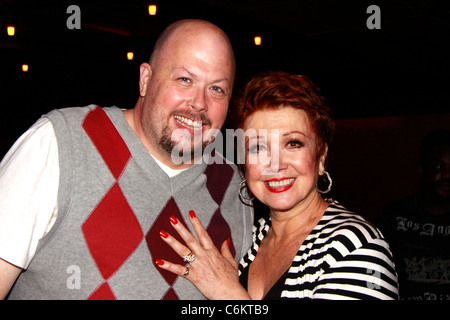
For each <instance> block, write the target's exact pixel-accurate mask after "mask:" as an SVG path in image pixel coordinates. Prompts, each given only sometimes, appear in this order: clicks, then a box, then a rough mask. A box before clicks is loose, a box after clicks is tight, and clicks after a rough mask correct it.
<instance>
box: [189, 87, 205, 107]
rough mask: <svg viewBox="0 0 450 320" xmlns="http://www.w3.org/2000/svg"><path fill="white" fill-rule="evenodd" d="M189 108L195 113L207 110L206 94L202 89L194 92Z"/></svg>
mask: <svg viewBox="0 0 450 320" xmlns="http://www.w3.org/2000/svg"><path fill="white" fill-rule="evenodd" d="M190 106H191V107H192V108H193V109H195V110H196V111H197V112H202V111H203V112H204V111H207V110H208V104H207V102H206V94H205V90H204V89H203V88H197V89H195V90H194V92H193V96H192V100H191V103H190Z"/></svg>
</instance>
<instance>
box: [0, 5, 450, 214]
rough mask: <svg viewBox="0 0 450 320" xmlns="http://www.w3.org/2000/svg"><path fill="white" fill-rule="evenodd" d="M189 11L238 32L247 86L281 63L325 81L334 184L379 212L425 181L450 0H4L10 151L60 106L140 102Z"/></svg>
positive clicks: (3, 129)
mask: <svg viewBox="0 0 450 320" xmlns="http://www.w3.org/2000/svg"><path fill="white" fill-rule="evenodd" d="M150 3H155V4H157V5H158V11H157V15H156V16H150V15H148V10H147V6H148V4H150ZM72 4H76V5H78V6H79V7H80V9H81V29H80V30H69V29H68V28H67V26H66V21H67V19H68V18H69V17H70V16H71V14H68V13H66V10H67V7H68V6H69V5H72ZM372 4H375V5H378V6H379V7H380V9H381V29H379V30H377V29H375V30H369V29H368V28H367V26H366V21H367V19H368V18H369V16H370V15H371V14H369V13H367V12H366V10H367V8H368V6H369V5H372ZM183 18H202V19H206V20H209V21H211V22H214V23H216V24H217V25H219V26H220V27H221V28H222V29H224V30H225V32H226V33H227V34H228V35H229V37H230V39H231V42H232V44H233V46H234V50H235V55H236V59H237V68H238V73H237V79H236V80H237V81H236V87H237V88H239V87H240V85H241V84H242V83H243V82H244V81H245V80H246V79H248V77H250V76H251V75H252V74H254V73H256V72H259V71H265V70H269V69H280V70H284V71H287V72H292V73H301V74H305V75H307V76H309V77H310V78H311V79H312V80H313V81H314V82H316V83H317V84H318V85H319V87H321V89H322V93H323V95H324V96H326V97H327V98H328V100H329V101H330V104H331V106H332V108H333V110H334V113H335V118H336V120H337V124H336V135H335V140H334V143H333V144H332V145H331V146H330V152H329V153H330V158H329V167H328V171H329V172H330V174H331V176H332V178H333V190H332V192H331V193H330V196H332V197H335V198H336V199H337V200H339V201H340V202H341V203H342V204H344V205H345V206H347V207H348V208H350V209H352V210H355V211H357V212H359V213H360V214H362V215H364V216H366V217H367V218H369V219H370V220H372V219H373V218H374V217H375V216H376V214H377V212H378V211H379V209H380V208H381V207H383V206H384V205H385V204H387V203H388V202H390V201H392V200H394V199H397V198H399V197H402V196H404V195H407V194H409V193H411V192H414V191H415V190H416V185H417V170H416V169H417V147H418V143H419V140H420V139H421V137H422V136H423V135H424V134H425V133H427V132H428V131H430V130H433V129H437V128H442V127H447V128H448V127H450V108H449V106H450V104H449V102H450V97H449V84H450V81H449V69H450V68H449V65H450V64H449V62H450V61H449V60H450V58H449V57H450V35H449V31H450V25H449V21H450V2H449V1H448V0H446V1H418V0H412V1H397V0H389V1H378V0H375V1H370V2H369V1H364V0H351V1H332V0H315V1H313V0H299V1H294V0H279V1H273V0H271V1H268V0H267V1H266V0H224V1H219V0H190V1H179V0H161V1H140V0H134V1H133V0H131V1H106V0H104V1H74V2H68V1H57V0H54V1H30V0H17V1H11V0H9V1H8V0H0V95H1V99H0V108H1V114H2V116H1V120H0V156H1V157H2V156H3V155H4V153H6V151H7V150H8V149H9V147H10V146H11V145H12V143H13V142H14V141H15V140H16V139H17V138H18V137H19V136H20V134H21V133H22V132H23V131H25V130H26V129H27V128H28V127H29V126H31V125H32V124H33V123H34V122H35V121H36V120H37V119H38V118H39V117H40V115H41V114H43V113H46V112H48V111H50V110H51V109H54V108H61V107H68V106H83V105H88V104H92V103H95V104H98V105H100V106H110V105H116V106H118V107H121V108H132V107H134V104H135V103H136V100H137V97H138V76H139V65H140V64H141V63H142V62H147V61H148V59H149V56H150V52H151V50H152V48H153V45H154V42H155V40H156V37H157V36H158V35H159V33H160V32H161V31H162V30H163V29H164V28H165V27H166V26H167V25H168V24H169V23H171V22H173V21H175V20H178V19H183ZM9 24H13V25H14V26H15V27H16V35H15V36H14V37H9V36H8V35H7V33H6V26H7V25H9ZM255 35H260V36H262V45H261V46H255V45H254V44H253V37H254V36H255ZM127 51H133V52H134V60H132V61H128V60H127V59H126V52H127ZM23 63H27V64H29V68H30V69H29V71H28V72H26V73H24V72H22V70H21V66H22V64H23ZM30 161H32V159H30Z"/></svg>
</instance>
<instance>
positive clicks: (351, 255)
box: [239, 200, 398, 300]
mask: <svg viewBox="0 0 450 320" xmlns="http://www.w3.org/2000/svg"><path fill="white" fill-rule="evenodd" d="M329 202H330V205H329V207H328V209H327V210H326V212H325V213H324V215H323V217H322V219H321V220H320V221H319V223H318V224H317V226H316V227H315V228H314V229H313V230H312V231H311V233H310V234H309V236H308V237H307V238H306V239H305V241H304V242H303V243H302V245H301V246H300V249H299V250H298V252H297V255H296V256H295V257H294V260H293V261H292V265H291V267H290V268H289V269H288V270H287V271H286V273H285V274H284V275H283V276H282V277H281V278H280V279H279V281H278V282H277V284H275V285H274V287H273V288H272V289H271V290H270V291H269V292H268V293H267V295H266V296H265V299H286V298H295V299H328V300H344V299H345V300H346V299H383V300H391V299H398V281H397V273H396V271H395V267H394V262H393V258H392V254H391V251H390V249H389V245H388V243H387V242H386V241H385V240H384V238H383V235H382V234H381V233H380V231H379V230H378V229H376V228H375V227H373V226H372V225H371V224H370V223H368V222H367V221H366V220H365V219H364V218H362V217H361V216H358V215H356V214H354V213H352V212H350V211H348V210H347V209H345V208H344V207H342V206H341V205H339V204H338V203H337V202H336V201H333V200H330V201H329ZM270 226H271V219H270V217H266V218H261V219H260V220H259V221H258V222H257V223H256V224H255V225H254V226H253V245H252V247H251V248H250V249H249V250H248V252H247V254H246V255H245V256H244V258H243V259H242V260H241V263H240V266H239V271H240V277H241V282H242V284H243V285H244V287H246V285H247V278H248V269H249V266H250V264H251V262H252V261H253V260H254V259H255V256H256V254H257V252H258V248H259V245H260V244H261V242H262V240H263V239H264V237H265V235H266V234H267V232H268V230H269V228H270Z"/></svg>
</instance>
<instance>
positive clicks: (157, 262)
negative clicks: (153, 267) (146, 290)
mask: <svg viewBox="0 0 450 320" xmlns="http://www.w3.org/2000/svg"><path fill="white" fill-rule="evenodd" d="M155 263H156V264H157V265H158V266H162V265H163V264H164V261H162V260H160V259H156V260H155Z"/></svg>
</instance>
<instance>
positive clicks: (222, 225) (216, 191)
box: [205, 163, 236, 256]
mask: <svg viewBox="0 0 450 320" xmlns="http://www.w3.org/2000/svg"><path fill="white" fill-rule="evenodd" d="M205 174H206V188H207V189H208V191H209V193H210V194H211V197H212V198H213V199H214V201H215V202H216V203H217V204H218V205H219V208H218V209H217V210H216V212H215V213H214V216H213V217H212V218H211V221H210V223H209V225H208V228H207V229H206V231H208V234H209V235H210V236H211V239H212V240H213V242H214V244H215V246H216V247H217V248H219V250H220V247H221V246H222V243H223V242H224V241H225V240H227V239H228V238H230V251H231V253H232V254H233V256H235V255H236V251H235V249H234V244H233V239H232V237H231V231H230V227H229V225H228V224H227V222H226V221H225V219H224V218H223V216H222V213H221V212H220V205H221V204H222V201H223V197H224V196H225V192H226V191H227V189H228V186H229V185H230V182H231V179H232V178H233V169H232V168H231V167H230V166H229V165H228V164H217V163H213V164H211V165H209V166H208V168H207V169H206V171H205Z"/></svg>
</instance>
